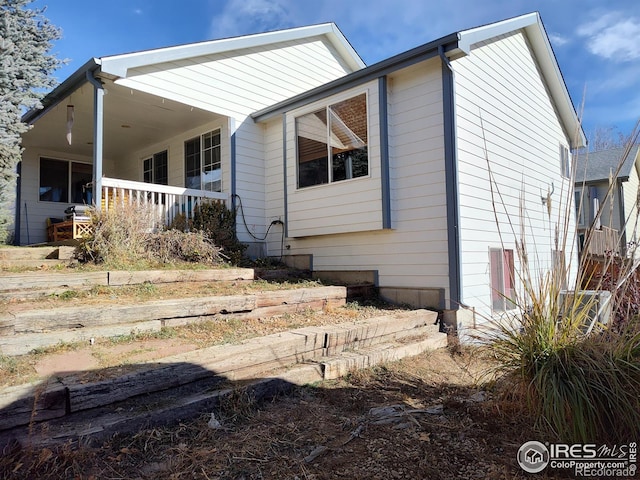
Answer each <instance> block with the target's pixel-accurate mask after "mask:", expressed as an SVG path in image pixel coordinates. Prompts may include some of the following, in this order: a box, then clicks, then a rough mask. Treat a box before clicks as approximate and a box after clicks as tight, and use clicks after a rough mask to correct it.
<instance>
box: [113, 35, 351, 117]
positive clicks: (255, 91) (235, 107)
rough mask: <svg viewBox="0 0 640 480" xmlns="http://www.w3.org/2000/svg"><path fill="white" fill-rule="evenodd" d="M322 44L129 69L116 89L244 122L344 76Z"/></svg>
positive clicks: (284, 45) (312, 41) (315, 41)
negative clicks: (252, 115) (280, 103)
mask: <svg viewBox="0 0 640 480" xmlns="http://www.w3.org/2000/svg"><path fill="white" fill-rule="evenodd" d="M335 55H337V54H336V53H335V52H334V49H333V47H331V46H330V45H329V44H328V43H327V42H325V41H323V40H319V39H309V40H307V41H304V42H293V41H292V42H282V43H280V44H277V45H270V46H267V47H261V48H247V49H241V50H238V51H234V52H227V53H220V54H213V55H207V56H202V57H196V58H188V59H184V60H180V61H175V62H167V63H160V64H156V65H148V66H145V67H138V68H134V69H131V70H130V71H129V72H128V73H127V78H123V79H119V80H117V81H116V83H118V84H121V85H124V86H127V87H130V88H134V89H137V90H142V91H145V92H148V93H152V94H154V95H158V96H161V97H163V98H169V99H172V100H176V101H179V102H182V103H185V104H187V105H192V106H194V107H198V108H202V109H204V110H208V111H212V112H217V113H220V114H223V115H226V116H229V117H233V118H239V119H242V118H245V117H247V116H248V115H250V114H251V113H253V112H255V111H256V110H259V109H261V108H264V107H268V106H269V105H273V104H275V103H277V102H279V101H281V100H284V99H286V98H289V97H292V96H294V95H296V94H298V93H302V92H304V91H307V90H309V89H311V88H313V87H316V86H318V85H321V84H323V83H326V82H329V81H331V80H334V79H336V78H338V77H341V76H343V75H345V74H346V73H348V72H347V71H346V70H345V69H344V67H343V66H342V65H341V64H340V62H339V61H338V60H337V59H336V56H335Z"/></svg>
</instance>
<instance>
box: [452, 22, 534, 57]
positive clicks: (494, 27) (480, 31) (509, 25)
mask: <svg viewBox="0 0 640 480" xmlns="http://www.w3.org/2000/svg"><path fill="white" fill-rule="evenodd" d="M539 21H540V17H539V15H538V14H537V13H536V12H534V13H528V14H527V15H522V16H520V17H515V18H510V19H508V20H503V21H501V22H496V23H491V24H489V25H483V26H481V27H476V28H471V29H469V30H463V31H461V32H458V38H459V41H458V48H459V49H460V50H462V51H463V52H464V53H466V54H467V55H469V54H470V53H471V46H472V45H473V44H474V43H478V42H483V41H485V40H488V39H489V38H494V37H497V36H499V35H504V34H505V33H509V32H513V31H514V30H519V29H521V28H526V27H529V26H531V25H533V24H534V23H538V22H539Z"/></svg>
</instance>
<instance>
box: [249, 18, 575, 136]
mask: <svg viewBox="0 0 640 480" xmlns="http://www.w3.org/2000/svg"><path fill="white" fill-rule="evenodd" d="M520 29H522V30H523V31H524V32H525V34H526V35H527V38H528V40H529V43H530V45H531V47H532V48H533V51H534V54H535V56H536V60H537V61H538V64H539V65H540V68H541V70H542V75H543V76H544V78H545V80H546V83H547V85H548V87H549V90H550V93H551V95H552V97H553V100H554V102H555V105H556V108H557V110H558V115H559V116H560V119H561V122H562V124H563V125H564V127H565V129H566V132H567V135H568V136H569V137H570V140H571V142H572V145H571V146H572V148H579V147H582V146H584V145H586V137H585V135H584V132H583V130H582V126H581V124H580V121H579V119H578V116H577V114H576V110H575V108H574V106H573V103H572V101H571V97H570V96H569V92H568V90H567V87H566V84H565V82H564V79H563V77H562V73H561V72H560V68H559V67H558V62H557V61H556V57H555V54H554V53H553V49H552V48H551V44H550V43H549V38H548V37H547V34H546V31H545V29H544V26H543V24H542V20H541V19H540V15H539V14H538V13H537V12H534V13H530V14H527V15H522V16H519V17H514V18H510V19H507V20H503V21H500V22H496V23H491V24H489V25H483V26H480V27H476V28H472V29H468V30H462V31H459V32H454V33H452V34H450V35H446V36H444V37H441V38H439V39H437V40H434V41H432V42H429V43H426V44H424V45H421V46H419V47H416V48H414V49H412V50H408V51H406V52H404V53H401V54H399V55H395V56H393V57H390V58H388V59H386V60H382V61H381V62H378V63H375V64H373V65H370V66H369V67H367V68H365V69H362V70H358V71H356V72H353V73H351V74H349V75H346V76H345V77H342V78H339V79H337V80H334V81H333V82H330V83H328V84H326V85H323V86H321V87H318V88H315V89H313V90H310V91H309V92H306V93H303V94H301V95H297V96H295V97H293V98H290V99H288V100H285V101H283V102H280V103H278V104H276V105H273V106H271V107H268V108H265V109H263V110H260V111H258V112H255V113H254V114H253V115H252V117H253V119H254V120H255V121H261V120H266V119H268V118H271V117H273V116H275V115H277V114H280V113H283V112H285V111H288V110H291V109H293V108H296V107H298V106H301V105H304V104H305V103H310V102H312V101H315V100H317V99H320V98H322V97H323V96H328V95H331V94H334V93H338V92H340V91H342V90H346V89H348V88H351V87H354V86H356V85H358V84H361V83H364V82H366V81H370V80H373V79H375V78H377V77H380V76H382V75H386V74H389V73H391V72H393V71H395V70H399V69H401V68H405V67H407V66H409V65H412V64H414V63H417V62H421V61H424V60H426V59H428V58H431V57H435V56H436V55H439V52H440V51H442V52H443V53H444V54H446V55H447V57H449V58H450V59H452V60H453V61H455V59H456V58H459V57H460V56H465V55H469V54H471V52H472V46H473V45H474V44H476V43H478V42H482V41H486V40H489V39H491V38H495V37H497V36H499V35H503V34H505V33H509V32H513V31H516V30H520ZM574 137H575V138H574Z"/></svg>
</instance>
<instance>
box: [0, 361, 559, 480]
mask: <svg viewBox="0 0 640 480" xmlns="http://www.w3.org/2000/svg"><path fill="white" fill-rule="evenodd" d="M492 366H493V362H492V361H491V359H490V358H487V357H485V356H483V355H482V354H481V352H480V351H478V350H477V349H468V350H463V351H462V353H451V352H449V351H447V350H439V351H436V352H432V353H428V354H423V355H420V356H418V357H414V358H410V359H405V360H402V361H399V362H395V363H390V364H387V365H385V366H382V367H376V368H373V369H369V370H366V371H360V372H354V373H353V374H351V375H348V376H347V377H345V378H343V379H340V380H337V381H330V382H324V383H322V384H319V385H312V386H307V387H301V388H296V389H295V390H294V392H293V393H291V394H289V395H287V396H284V397H279V398H277V399H275V400H273V401H271V402H268V403H257V402H255V401H254V400H253V399H252V398H248V397H247V396H245V395H242V393H238V394H237V395H235V396H234V397H232V398H231V399H230V400H228V401H226V402H225V403H224V404H223V405H222V406H221V407H220V408H219V409H217V410H216V411H215V412H206V413H203V415H202V416H201V417H200V418H198V419H195V420H193V421H185V422H182V423H180V424H179V425H177V426H175V427H171V428H168V427H167V428H153V429H148V430H142V431H140V432H138V433H137V434H135V435H133V436H115V437H113V438H111V439H110V440H109V441H107V442H105V443H104V444H103V445H102V446H100V447H98V448H89V447H82V446H80V447H78V446H77V445H74V446H73V448H72V446H70V445H68V446H66V447H61V448H56V449H53V448H51V449H48V448H44V449H38V450H29V449H28V448H23V449H22V450H19V449H15V450H14V451H6V452H4V453H5V455H3V456H2V457H0V478H6V479H18V478H20V479H22V478H38V479H59V478H69V479H103V478H109V479H187V478H188V479H238V480H239V479H244V480H249V479H300V480H302V479H315V480H320V479H334V478H337V479H340V478H345V479H385V480H386V479H469V478H489V479H514V478H527V477H528V475H527V474H525V473H524V472H523V471H522V470H521V469H520V468H519V466H518V465H517V463H516V452H517V450H518V448H519V447H520V445H522V444H523V443H524V442H526V441H529V440H541V441H544V439H541V438H540V437H539V436H538V435H537V434H536V433H535V432H534V430H533V428H532V425H533V423H534V422H533V419H532V418H530V417H529V416H528V415H527V414H526V413H525V411H524V409H523V408H522V407H521V405H518V404H517V403H514V402H512V401H508V400H506V399H505V397H503V396H502V395H500V393H499V392H500V391H501V389H504V388H505V387H504V386H501V387H496V386H495V385H496V383H495V382H493V381H492V378H491V376H490V375H487V374H486V373H487V372H488V371H489V369H490V368H491V367H492ZM498 385H501V384H500V383H498ZM212 414H213V416H212ZM210 425H211V426H210ZM212 426H213V427H214V428H212ZM556 473H558V471H553V470H547V471H546V473H545V472H543V474H538V475H536V478H556V477H554V476H552V475H555V474H556ZM557 478H560V477H559V476H558V477H557Z"/></svg>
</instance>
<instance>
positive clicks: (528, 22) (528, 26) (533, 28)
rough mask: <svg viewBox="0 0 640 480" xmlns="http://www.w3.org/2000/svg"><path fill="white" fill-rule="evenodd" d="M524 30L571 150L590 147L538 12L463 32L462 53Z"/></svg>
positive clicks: (461, 36) (461, 39) (467, 52)
mask: <svg viewBox="0 0 640 480" xmlns="http://www.w3.org/2000/svg"><path fill="white" fill-rule="evenodd" d="M520 29H522V30H524V31H525V32H526V35H527V38H528V40H529V42H530V44H531V46H532V48H533V49H534V51H535V52H536V59H537V60H538V64H539V65H540V68H541V69H542V74H543V75H544V77H545V79H546V81H547V85H548V87H549V89H550V91H551V95H552V97H553V99H554V100H555V102H554V103H555V104H556V107H557V109H558V115H559V116H560V120H561V121H562V124H563V125H564V127H565V130H566V134H567V136H568V137H569V142H570V144H571V148H572V149H577V148H581V147H584V146H586V145H587V139H586V136H585V134H584V131H583V129H582V124H581V122H580V119H579V118H578V115H577V113H576V110H575V107H574V105H573V102H572V100H571V96H570V95H569V91H568V90H567V86H566V83H565V81H564V77H563V76H562V72H561V71H560V67H559V66H558V62H557V59H556V56H555V53H554V52H553V48H552V47H551V43H549V37H548V36H547V33H546V31H545V28H544V25H543V23H542V19H541V18H540V14H539V13H538V12H533V13H529V14H526V15H522V16H519V17H515V18H511V19H507V20H503V21H501V22H497V23H492V24H489V25H484V26H481V27H477V28H472V29H469V30H465V31H462V32H460V49H461V50H462V51H463V52H465V53H466V54H469V53H470V52H471V47H472V45H473V44H475V43H478V42H481V41H484V40H487V39H489V38H493V37H496V36H499V35H504V34H506V33H509V32H512V31H515V30H520Z"/></svg>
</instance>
